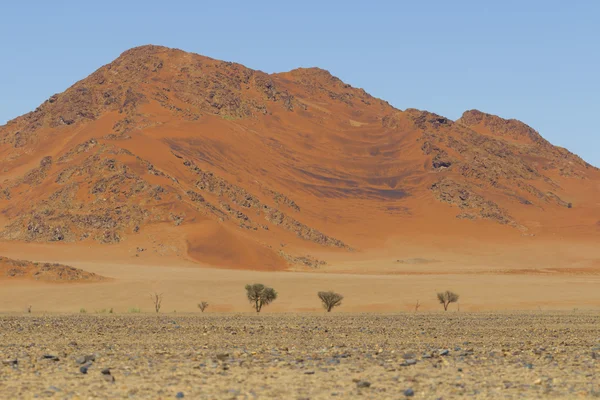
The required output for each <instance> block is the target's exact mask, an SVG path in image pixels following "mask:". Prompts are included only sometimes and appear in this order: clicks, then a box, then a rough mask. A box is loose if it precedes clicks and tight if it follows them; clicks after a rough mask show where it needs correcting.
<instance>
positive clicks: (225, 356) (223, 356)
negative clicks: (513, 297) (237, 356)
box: [217, 353, 229, 361]
mask: <svg viewBox="0 0 600 400" xmlns="http://www.w3.org/2000/svg"><path fill="white" fill-rule="evenodd" d="M228 358H229V353H219V354H217V360H219V361H225V360H227V359H228Z"/></svg>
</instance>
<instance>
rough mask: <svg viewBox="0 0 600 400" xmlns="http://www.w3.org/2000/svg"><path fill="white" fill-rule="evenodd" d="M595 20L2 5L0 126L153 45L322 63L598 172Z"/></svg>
mask: <svg viewBox="0 0 600 400" xmlns="http://www.w3.org/2000/svg"><path fill="white" fill-rule="evenodd" d="M492 3H493V4H492ZM599 18H600V1H594V0H590V1H577V0H572V1H564V0H563V1H555V0H545V1H538V0H529V1H527V0H520V1H514V0H503V1H494V2H491V1H489V2H488V1H481V0H473V1H471V0H469V1H459V0H456V1H449V0H440V1H415V0H412V1H402V0H397V1H377V0H370V1H352V0H345V1H333V0H320V1H312V0H305V1H296V2H288V1H282V0H279V1H260V0H255V1H247V0H246V1H238V0H228V1H218V0H212V1H201V0H198V1H191V0H190V1H176V0H170V1H167V0H163V1H153V0H146V1H134V0H130V1H125V0H121V1H113V0H104V1H101V2H96V1H93V2H92V1H89V2H88V1H81V0H79V1H61V0H53V1H47V0H43V1H42V0H38V1H34V0H29V1H25V0H24V1H17V0H12V1H10V0H5V1H2V5H1V6H0V52H1V53H0V54H1V55H0V124H3V123H5V122H6V121H7V120H9V119H12V118H14V117H16V116H18V115H21V114H23V113H25V112H28V111H31V110H33V109H35V108H36V107H37V106H38V105H39V104H40V103H42V102H43V101H44V100H45V99H47V98H48V97H50V96H51V95H52V94H54V93H58V92H62V91H64V90H65V89H66V88H67V87H69V86H70V85H71V84H73V83H74V82H76V81H77V80H79V79H82V78H85V77H86V76H87V75H89V74H90V73H91V72H93V71H94V70H96V69H97V68H98V67H100V66H101V65H103V64H107V63H109V62H110V61H112V60H113V59H114V58H116V57H118V56H119V54H120V53H121V52H123V51H124V50H126V49H128V48H130V47H134V46H138V45H142V44H150V43H151V44H160V45H164V46H169V47H176V48H180V49H182V50H186V51H191V52H195V53H200V54H203V55H206V56H210V57H213V58H217V59H222V60H227V61H235V62H239V63H242V64H244V65H246V66H248V67H250V68H254V69H260V70H262V71H265V72H281V71H287V70H290V69H293V68H296V67H300V66H304V67H309V66H318V67H321V68H325V69H327V70H329V71H331V73H333V74H334V75H336V76H338V77H340V78H341V79H342V80H344V81H345V82H347V83H350V84H351V85H353V86H356V87H362V88H364V89H365V90H366V91H367V92H369V93H371V94H372V95H374V96H377V97H380V98H383V99H385V100H387V101H389V102H390V103H391V104H392V105H394V106H396V107H398V108H400V109H405V108H409V107H413V108H420V109H426V110H429V111H432V112H435V113H438V114H441V115H444V116H446V117H449V118H451V119H457V118H458V117H460V115H461V114H462V112H463V111H465V110H467V109H472V108H476V109H479V110H481V111H485V112H489V113H492V114H498V115H500V116H502V117H505V118H517V119H520V120H522V121H524V122H526V123H527V124H529V125H531V126H532V127H534V128H535V129H537V130H538V131H539V132H540V133H541V134H542V135H543V136H544V137H546V138H547V139H548V140H550V141H551V142H552V143H554V144H557V145H561V146H564V147H567V148H568V149H570V150H571V151H573V152H575V153H577V154H579V155H581V156H582V157H583V158H584V159H585V160H586V161H588V162H590V163H592V164H594V165H596V166H600V22H598V20H599Z"/></svg>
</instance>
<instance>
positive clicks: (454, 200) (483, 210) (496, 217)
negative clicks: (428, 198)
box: [431, 179, 514, 225]
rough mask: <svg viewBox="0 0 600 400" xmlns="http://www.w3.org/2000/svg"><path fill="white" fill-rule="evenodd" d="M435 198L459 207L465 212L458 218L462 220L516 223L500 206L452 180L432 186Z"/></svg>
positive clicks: (445, 180) (442, 181) (444, 180)
mask: <svg viewBox="0 0 600 400" xmlns="http://www.w3.org/2000/svg"><path fill="white" fill-rule="evenodd" d="M431 190H432V192H433V194H434V196H435V197H436V198H437V199H438V200H440V201H442V202H444V203H448V204H452V205H455V206H458V208H459V209H461V210H464V211H463V212H462V213H460V214H458V215H457V216H456V217H457V218H462V219H478V218H484V219H489V220H492V221H495V222H498V223H500V224H503V225H504V224H513V223H514V221H513V219H512V218H511V217H510V215H508V214H507V212H506V211H505V210H503V209H501V208H500V207H499V206H498V204H496V203H494V202H493V201H491V200H487V199H485V198H484V197H483V196H481V195H479V194H477V193H475V192H474V191H473V190H472V189H471V188H469V187H468V186H466V185H463V184H460V183H457V182H455V181H452V180H450V179H443V180H441V181H439V182H437V183H435V184H433V185H432V186H431Z"/></svg>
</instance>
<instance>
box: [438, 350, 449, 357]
mask: <svg viewBox="0 0 600 400" xmlns="http://www.w3.org/2000/svg"><path fill="white" fill-rule="evenodd" d="M448 354H450V350H448V349H445V350H442V351H440V356H447V355H448Z"/></svg>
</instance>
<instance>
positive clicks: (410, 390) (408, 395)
mask: <svg viewBox="0 0 600 400" xmlns="http://www.w3.org/2000/svg"><path fill="white" fill-rule="evenodd" d="M404 395H405V396H406V397H413V396H414V395H415V391H414V390H412V389H411V388H408V389H406V390H405V391H404Z"/></svg>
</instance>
